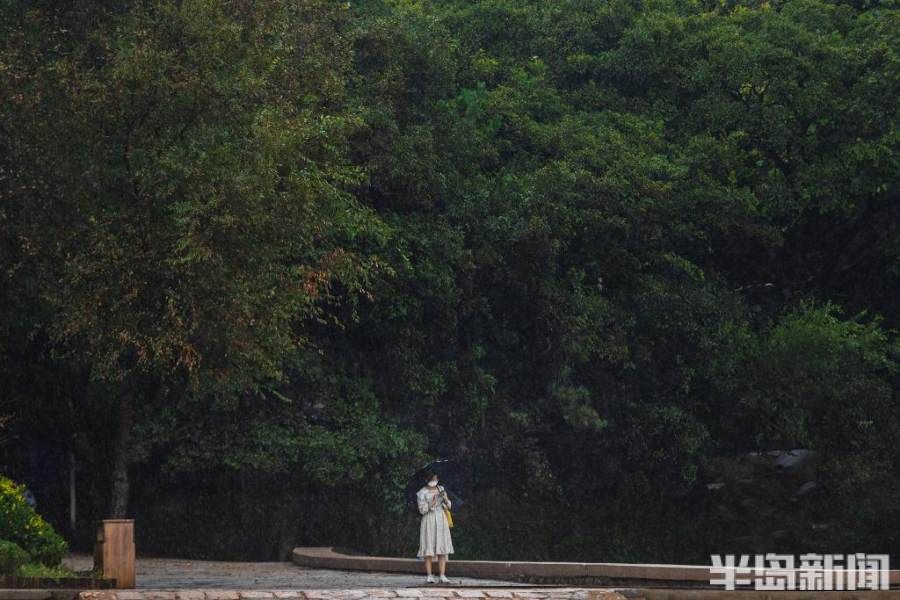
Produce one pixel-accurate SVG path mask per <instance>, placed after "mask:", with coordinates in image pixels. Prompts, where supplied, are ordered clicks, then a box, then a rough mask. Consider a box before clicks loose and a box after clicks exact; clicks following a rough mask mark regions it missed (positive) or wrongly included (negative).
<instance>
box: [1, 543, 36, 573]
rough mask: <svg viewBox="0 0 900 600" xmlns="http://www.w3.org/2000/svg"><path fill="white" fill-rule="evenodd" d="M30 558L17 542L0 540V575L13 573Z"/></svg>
mask: <svg viewBox="0 0 900 600" xmlns="http://www.w3.org/2000/svg"><path fill="white" fill-rule="evenodd" d="M30 559H31V557H30V556H28V553H27V552H25V551H24V550H22V548H21V547H20V546H19V545H18V544H16V543H14V542H8V541H6V540H0V575H15V574H16V572H17V571H18V570H19V567H21V566H22V565H24V564H25V563H27V562H28V561H29V560H30Z"/></svg>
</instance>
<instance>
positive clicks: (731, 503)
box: [704, 448, 822, 554]
mask: <svg viewBox="0 0 900 600" xmlns="http://www.w3.org/2000/svg"><path fill="white" fill-rule="evenodd" d="M818 464H819V455H818V454H817V453H816V452H815V451H812V450H807V449H803V448H800V449H794V450H772V451H769V452H752V453H749V454H743V455H739V456H732V457H718V458H715V459H711V460H710V461H709V463H708V464H707V466H706V469H705V475H704V481H705V489H706V491H705V496H706V497H705V502H704V505H705V506H704V511H705V512H707V514H706V515H704V516H705V518H709V519H711V520H712V521H713V522H715V523H717V524H718V525H719V526H720V530H719V532H718V534H719V535H717V537H720V539H719V540H718V541H719V542H720V543H722V544H724V545H725V546H726V547H725V548H722V549H721V550H720V552H721V553H733V554H750V553H760V554H765V553H767V552H784V553H791V552H794V551H795V550H796V549H799V548H802V547H803V546H804V542H805V541H808V537H809V536H810V535H812V534H813V532H814V531H816V530H817V528H821V527H822V524H820V523H817V522H816V519H815V515H814V514H813V511H811V510H808V507H806V506H805V503H806V502H807V501H808V499H809V498H811V497H812V496H813V495H814V494H815V493H816V492H817V482H816V469H817V466H818Z"/></svg>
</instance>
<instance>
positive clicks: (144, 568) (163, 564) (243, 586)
mask: <svg viewBox="0 0 900 600" xmlns="http://www.w3.org/2000/svg"><path fill="white" fill-rule="evenodd" d="M93 560H94V559H93V557H91V556H89V555H86V554H76V555H71V556H69V557H68V558H66V559H65V560H64V561H63V563H64V564H66V565H67V566H68V567H69V568H71V569H73V570H75V571H86V570H90V569H91V567H92V565H93ZM136 562H137V564H136V565H135V571H136V573H135V576H136V578H137V587H138V588H139V589H142V588H146V589H198V588H206V589H229V590H260V589H265V590H285V589H293V590H298V589H307V590H309V589H316V590H322V589H339V590H341V589H343V590H358V589H361V588H406V587H414V586H415V587H420V586H421V587H426V586H429V585H430V584H427V583H425V574H424V572H425V571H424V570H425V566H424V563H423V566H422V575H410V574H404V573H377V572H367V571H339V570H332V569H315V568H309V567H301V566H298V565H295V564H294V563H289V562H222V561H209V560H179V559H172V558H138V559H137V561H136ZM433 566H434V572H435V573H437V564H434V565H433ZM447 577H448V578H449V579H450V580H451V583H450V584H444V585H458V586H484V587H507V586H515V585H521V584H516V583H515V582H509V581H495V580H491V579H474V578H471V577H454V576H453V561H452V560H450V561H448V563H447ZM435 587H437V586H435ZM345 600H354V599H352V598H347V599H345Z"/></svg>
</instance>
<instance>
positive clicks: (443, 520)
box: [416, 487, 453, 558]
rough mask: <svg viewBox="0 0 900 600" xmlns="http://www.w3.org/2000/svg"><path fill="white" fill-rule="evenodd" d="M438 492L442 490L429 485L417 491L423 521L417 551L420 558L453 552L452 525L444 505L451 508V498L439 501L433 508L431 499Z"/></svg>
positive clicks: (420, 526)
mask: <svg viewBox="0 0 900 600" xmlns="http://www.w3.org/2000/svg"><path fill="white" fill-rule="evenodd" d="M438 493H440V492H439V491H438V490H437V489H435V490H433V491H432V490H431V489H429V488H427V487H423V488H422V489H421V490H419V491H418V492H416V500H417V502H418V505H419V514H421V515H422V522H421V524H420V525H419V551H418V552H417V553H416V556H417V557H419V558H424V557H426V556H432V557H435V558H436V557H437V556H438V555H439V554H453V540H452V539H451V538H450V525H448V524H447V515H445V514H444V505H446V506H447V508H451V506H450V500H449V499H447V500H446V502H444V503H443V504H442V503H440V502H439V503H438V504H436V505H435V507H434V508H431V500H432V499H433V498H434V495H435V494H438Z"/></svg>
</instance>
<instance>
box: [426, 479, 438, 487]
mask: <svg viewBox="0 0 900 600" xmlns="http://www.w3.org/2000/svg"><path fill="white" fill-rule="evenodd" d="M435 486H437V479H432V480H431V481H429V482H428V487H435Z"/></svg>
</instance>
